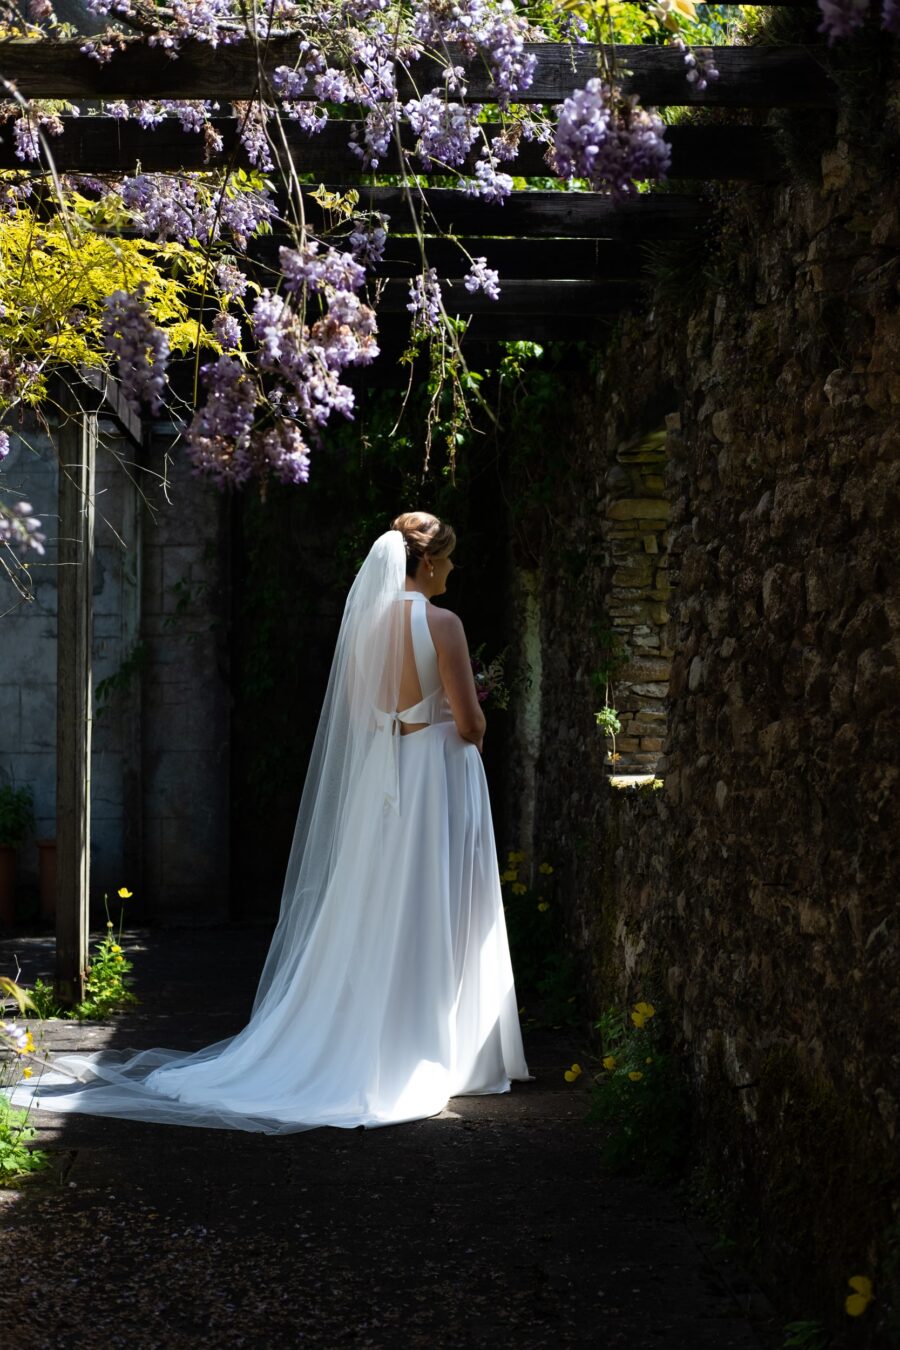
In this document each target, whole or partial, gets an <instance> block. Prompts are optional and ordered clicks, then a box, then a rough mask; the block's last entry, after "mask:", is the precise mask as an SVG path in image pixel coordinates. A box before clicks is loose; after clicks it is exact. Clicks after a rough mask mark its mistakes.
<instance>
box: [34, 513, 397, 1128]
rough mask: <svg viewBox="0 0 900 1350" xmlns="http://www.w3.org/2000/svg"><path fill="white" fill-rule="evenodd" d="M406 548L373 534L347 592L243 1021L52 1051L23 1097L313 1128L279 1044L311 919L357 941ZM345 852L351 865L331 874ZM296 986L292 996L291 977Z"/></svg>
mask: <svg viewBox="0 0 900 1350" xmlns="http://www.w3.org/2000/svg"><path fill="white" fill-rule="evenodd" d="M406 556H407V555H406V546H405V542H404V538H403V535H402V534H401V533H400V532H399V531H398V530H388V531H386V533H384V534H382V535H381V536H380V537H379V538H378V539H376V540H375V543H374V544H373V545H372V547H371V549H370V551H369V553H368V556H367V557H366V559H365V561H364V563H363V565H362V567H361V568H360V570H359V573H358V574H357V576H356V579H355V580H354V582H353V585H352V587H351V589H350V592H349V594H348V596H347V601H346V605H345V609H344V614H343V618H342V621H341V626H340V631H339V634H338V638H337V644H336V648H335V653H334V659H333V662H332V667H331V673H330V676H329V680H328V686H327V690H326V694H325V698H324V702H323V705H322V711H321V715H320V718H319V723H318V729H317V732H316V737H315V741H314V744H313V749H312V754H311V757H310V761H309V768H308V771H307V775H306V781H305V786H304V788H303V793H302V797H301V801H300V807H299V812H298V816H297V824H296V829H295V832H294V838H293V843H292V846H291V851H290V856H289V860H288V864H287V871H286V877H285V883H284V890H283V895H282V900H281V908H280V913H279V918H278V924H277V927H276V929H275V932H274V935H273V938H272V943H271V946H270V949H269V952H268V955H267V957H266V961H265V964H264V968H263V971H262V974H261V977H260V979H259V985H258V988H257V991H256V996H255V999H254V1002H253V1006H252V1012H251V1016H250V1020H249V1022H248V1023H247V1025H246V1026H245V1027H244V1029H243V1030H242V1031H240V1032H239V1033H238V1034H237V1035H235V1036H229V1037H227V1038H226V1039H224V1040H220V1041H217V1042H216V1043H215V1044H213V1045H208V1046H206V1047H204V1048H203V1049H201V1050H196V1051H185V1050H174V1049H165V1048H155V1049H152V1050H143V1051H138V1052H135V1051H134V1050H119V1051H100V1052H92V1053H85V1054H65V1055H59V1056H53V1057H52V1059H51V1062H50V1065H49V1067H48V1069H47V1070H44V1071H43V1072H42V1074H41V1076H40V1077H36V1078H35V1079H33V1080H31V1081H29V1082H28V1083H25V1082H23V1083H20V1084H19V1085H18V1087H17V1088H16V1089H15V1093H14V1097H13V1100H14V1102H15V1104H16V1105H18V1106H28V1105H31V1104H33V1103H35V1102H36V1104H38V1105H41V1106H43V1107H45V1108H47V1109H50V1110H54V1111H79V1112H87V1113H92V1114H97V1115H113V1116H120V1117H124V1118H131V1119H136V1120H149V1121H159V1122H168V1123H175V1124H183V1125H198V1126H217V1127H223V1128H240V1129H245V1130H246V1129H250V1130H257V1131H262V1132H265V1133H287V1132H291V1131H296V1130H300V1129H305V1128H309V1127H310V1126H308V1125H307V1124H305V1123H302V1122H299V1121H296V1120H290V1119H285V1118H284V1117H283V1116H282V1115H279V1113H278V1110H277V1105H276V1103H277V1098H278V1092H277V1090H276V1086H275V1085H276V1084H277V1082H279V1081H281V1082H283V1081H284V1075H285V1074H289V1073H290V1064H289V1062H285V1055H286V1053H287V1052H286V1050H285V1051H284V1052H283V1053H281V1052H280V1051H279V1045H280V1044H284V1043H285V1041H286V1035H285V1033H286V1030H287V1029H288V1028H289V1026H290V1021H289V998H288V994H289V991H291V990H292V986H293V985H294V980H295V976H296V975H297V972H298V968H299V967H300V965H301V962H302V957H303V953H304V951H305V950H306V948H307V945H308V943H309V940H310V935H311V933H312V932H313V930H314V929H315V928H316V927H317V925H319V924H325V925H327V941H328V949H329V950H336V951H339V952H340V951H344V950H346V951H347V952H352V951H353V950H354V942H355V941H356V937H355V931H354V930H355V926H356V918H355V915H357V914H358V905H359V903H362V900H361V898H360V897H362V899H364V897H365V887H366V884H367V878H366V869H367V858H368V857H370V856H371V857H374V855H375V852H376V851H377V847H378V844H377V841H378V833H377V831H378V822H379V820H380V818H381V815H382V812H383V811H384V810H390V808H391V803H392V796H391V794H392V787H391V785H392V781H393V779H392V757H393V756H395V755H396V747H395V745H394V744H393V734H394V733H395V732H396V731H397V729H398V728H397V727H396V725H395V722H394V717H393V714H394V711H395V710H396V708H397V704H398V695H399V690H400V674H401V667H402V656H403V629H402V622H401V621H400V615H401V606H398V605H397V604H396V603H395V602H396V598H397V595H398V593H399V592H401V591H402V590H403V588H404V581H405V576H406ZM372 756H374V757H375V762H374V763H373V762H372V759H371V757H372ZM379 757H381V758H382V759H383V771H382V770H381V768H379V765H378V762H377V761H378V758H379ZM395 762H396V761H395V760H394V763H395ZM364 766H367V781H368V782H370V783H371V782H372V781H375V782H376V783H379V784H380V783H383V784H384V801H383V802H378V803H374V802H372V800H371V797H370V798H369V800H368V801H367V802H366V803H365V804H364V806H365V808H366V809H361V804H360V803H359V801H358V800H357V798H358V796H359V794H358V793H356V794H355V793H354V787H355V785H356V784H357V783H358V782H359V781H360V780H361V778H362V777H363V768H364ZM373 770H374V771H376V772H375V776H374V780H373ZM373 808H374V809H373ZM348 849H352V850H353V859H354V865H353V869H352V876H353V885H352V887H351V890H352V894H350V895H348V893H347V889H348V888H347V886H346V884H345V881H346V852H347V850H348ZM367 850H368V852H367ZM342 858H343V859H344V860H345V861H344V864H343V866H344V873H343V874H342V878H341V881H340V884H335V876H336V871H337V869H338V867H339V864H340V863H341V859H342ZM293 993H294V996H295V997H296V987H295V988H294V989H293ZM287 1039H288V1040H289V1036H288V1037H287ZM73 1080H74V1081H73ZM270 1082H271V1083H272V1085H273V1086H272V1091H271V1094H270V1093H269V1090H268V1085H269V1083H270ZM267 1103H270V1109H269V1110H267Z"/></svg>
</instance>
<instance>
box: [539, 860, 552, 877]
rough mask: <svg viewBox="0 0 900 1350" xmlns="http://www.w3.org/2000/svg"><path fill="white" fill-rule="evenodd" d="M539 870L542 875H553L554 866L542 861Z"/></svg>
mask: <svg viewBox="0 0 900 1350" xmlns="http://www.w3.org/2000/svg"><path fill="white" fill-rule="evenodd" d="M538 871H539V872H540V874H541V876H542V877H549V876H552V875H553V868H552V867H551V866H550V864H549V863H541V865H540V867H539V868H538Z"/></svg>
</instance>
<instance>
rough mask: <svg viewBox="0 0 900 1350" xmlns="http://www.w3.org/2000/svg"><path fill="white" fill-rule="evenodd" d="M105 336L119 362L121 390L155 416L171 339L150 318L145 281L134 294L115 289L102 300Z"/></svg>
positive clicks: (160, 405) (130, 401)
mask: <svg viewBox="0 0 900 1350" xmlns="http://www.w3.org/2000/svg"><path fill="white" fill-rule="evenodd" d="M102 323H103V339H104V343H105V345H106V349H107V351H108V352H110V353H111V355H112V356H113V357H114V358H115V360H116V362H117V365H118V375H119V382H120V384H121V386H122V393H123V394H124V396H125V398H126V399H127V400H128V402H129V403H130V404H131V405H132V407H134V408H138V407H139V405H140V404H141V403H142V402H144V403H148V404H149V405H150V411H151V412H152V413H153V414H154V415H156V414H157V413H159V412H160V411H161V409H162V405H163V391H164V389H165V386H166V363H167V361H168V358H169V340H168V338H167V337H166V335H165V333H164V332H163V331H162V329H161V328H158V327H157V326H156V324H155V323H154V322H153V320H152V319H151V318H150V315H149V312H148V310H147V305H146V301H145V298H144V285H143V283H142V284H141V285H140V286H139V287H138V288H137V290H136V291H135V292H134V293H133V294H131V295H130V294H129V293H128V292H127V291H113V293H112V295H110V296H107V298H106V300H104V302H103V321H102Z"/></svg>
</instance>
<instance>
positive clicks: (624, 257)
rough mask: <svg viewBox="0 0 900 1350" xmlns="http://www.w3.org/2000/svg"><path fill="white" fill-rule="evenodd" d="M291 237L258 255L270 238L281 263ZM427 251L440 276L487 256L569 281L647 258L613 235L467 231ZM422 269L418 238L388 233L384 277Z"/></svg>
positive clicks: (505, 266)
mask: <svg viewBox="0 0 900 1350" xmlns="http://www.w3.org/2000/svg"><path fill="white" fill-rule="evenodd" d="M285 242H286V241H285V240H284V239H280V240H279V238H278V236H277V235H275V236H271V235H270V236H268V237H264V238H263V239H260V240H258V241H257V240H254V247H253V253H254V256H256V246H257V244H267V245H269V246H270V247H269V249H268V250H267V255H266V256H267V259H268V260H269V262H270V263H271V264H273V265H277V257H278V245H279V243H285ZM460 245H462V247H460ZM463 249H465V252H463ZM427 253H428V263H429V266H431V267H434V268H435V269H436V271H437V273H438V276H442V277H460V276H462V275H463V274H464V273H465V272H466V270H467V269H468V266H469V261H468V257H469V256H471V257H473V258H478V257H484V258H485V259H486V260H487V265H488V267H493V268H495V269H496V270H497V271H498V272H499V273H500V278H501V281H502V280H503V278H504V277H516V278H519V279H520V280H535V281H549V280H551V279H552V278H554V277H559V278H561V279H562V280H564V281H602V280H604V279H608V280H613V281H616V280H624V279H626V278H628V277H636V276H638V275H639V274H640V272H641V269H642V267H643V265H644V263H645V261H646V256H645V250H644V248H643V247H642V246H641V245H640V244H639V243H637V242H634V241H631V240H622V241H621V242H619V241H616V240H612V239H478V238H472V237H468V236H467V237H463V238H462V239H460V241H459V244H456V243H454V242H453V241H452V240H450V239H429V240H428V241H427ZM421 270H422V260H421V254H420V252H419V245H418V241H417V240H416V239H413V238H410V237H409V236H401V235H388V241H387V245H386V247H385V253H384V259H383V261H382V262H381V263H380V264H379V267H378V273H377V275H378V277H398V278H404V277H405V278H406V279H407V280H409V279H410V278H412V277H414V276H415V275H416V274H417V273H418V272H420V271H421Z"/></svg>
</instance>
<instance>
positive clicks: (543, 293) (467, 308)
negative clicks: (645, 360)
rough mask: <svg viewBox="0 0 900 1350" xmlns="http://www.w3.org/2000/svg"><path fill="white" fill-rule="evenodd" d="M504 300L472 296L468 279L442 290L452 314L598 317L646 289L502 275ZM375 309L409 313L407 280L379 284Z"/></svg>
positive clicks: (632, 284) (635, 285) (616, 283)
mask: <svg viewBox="0 0 900 1350" xmlns="http://www.w3.org/2000/svg"><path fill="white" fill-rule="evenodd" d="M500 288H501V294H500V299H499V300H492V299H491V298H490V297H489V296H487V295H484V294H483V293H482V292H478V293H476V294H475V295H471V294H470V293H469V292H468V291H467V290H466V288H465V286H464V284H463V282H462V281H461V280H459V279H457V280H442V281H441V294H442V296H443V300H444V307H445V308H446V310H447V313H448V314H454V315H459V316H461V317H462V318H465V317H466V315H468V314H478V315H485V316H492V317H497V316H501V315H502V316H503V318H513V317H515V316H518V315H537V316H539V317H540V316H543V315H547V314H554V315H560V316H569V317H573V316H577V317H582V318H593V317H596V316H598V315H607V314H617V313H618V312H619V310H620V309H622V308H623V306H625V305H629V304H634V303H636V302H637V301H638V300H639V299H640V296H641V289H640V286H639V284H638V283H637V282H635V281H517V280H511V281H507V280H501V283H500ZM377 292H378V294H377V299H376V304H375V308H376V311H377V313H378V314H379V315H381V314H406V313H408V311H407V308H406V307H407V304H408V303H409V285H408V283H407V282H405V281H385V282H383V283H382V284H381V286H379V287H378V288H377Z"/></svg>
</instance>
